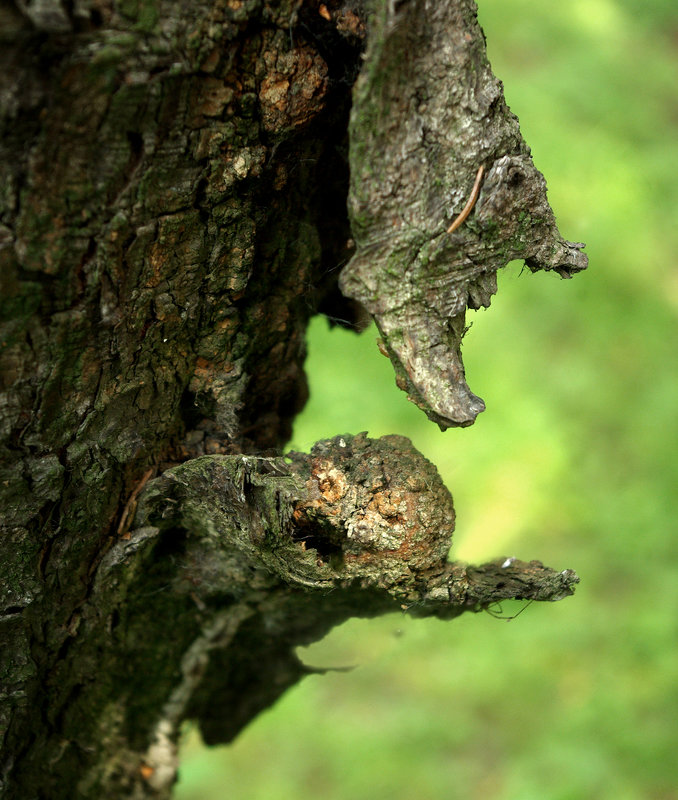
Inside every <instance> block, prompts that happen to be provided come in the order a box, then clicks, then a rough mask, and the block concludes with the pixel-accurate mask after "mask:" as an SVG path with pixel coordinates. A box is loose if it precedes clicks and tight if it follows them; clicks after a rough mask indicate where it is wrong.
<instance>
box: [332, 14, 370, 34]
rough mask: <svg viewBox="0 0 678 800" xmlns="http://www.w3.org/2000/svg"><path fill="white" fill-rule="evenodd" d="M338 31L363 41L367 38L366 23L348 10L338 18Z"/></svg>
mask: <svg viewBox="0 0 678 800" xmlns="http://www.w3.org/2000/svg"><path fill="white" fill-rule="evenodd" d="M337 30H338V31H339V32H340V33H348V34H350V35H351V36H355V37H356V38H358V39H362V38H363V37H364V36H365V23H364V22H363V21H362V20H361V19H360V17H359V16H358V15H357V14H356V13H355V12H353V11H351V10H350V9H347V10H346V11H343V12H342V13H340V14H339V16H338V17H337Z"/></svg>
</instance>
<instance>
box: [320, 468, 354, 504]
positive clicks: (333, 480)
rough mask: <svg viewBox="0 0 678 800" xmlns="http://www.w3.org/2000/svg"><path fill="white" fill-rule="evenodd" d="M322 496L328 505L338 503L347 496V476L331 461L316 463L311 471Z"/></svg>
mask: <svg viewBox="0 0 678 800" xmlns="http://www.w3.org/2000/svg"><path fill="white" fill-rule="evenodd" d="M311 475H312V476H313V478H314V480H315V482H316V484H317V486H318V489H319V491H320V494H321V495H322V496H323V497H324V498H325V500H326V501H327V502H328V503H337V502H338V501H339V500H341V498H342V497H344V495H345V494H346V489H347V481H346V475H344V473H343V472H342V471H341V470H339V469H337V468H336V467H333V466H332V465H331V462H329V461H324V462H323V461H321V462H316V464H314V468H313V470H312V471H311Z"/></svg>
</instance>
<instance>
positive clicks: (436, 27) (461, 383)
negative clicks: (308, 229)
mask: <svg viewBox="0 0 678 800" xmlns="http://www.w3.org/2000/svg"><path fill="white" fill-rule="evenodd" d="M375 9H376V10H375V13H374V15H373V17H372V25H371V29H370V40H369V47H368V51H367V57H366V63H365V67H364V68H363V70H362V72H361V74H360V77H359V79H358V81H357V84H356V88H355V92H354V102H353V109H352V112H351V194H350V203H349V208H350V211H351V225H352V228H353V233H354V236H355V239H356V242H357V252H356V253H355V255H354V256H353V259H352V260H351V263H350V264H349V265H348V267H347V268H346V269H345V270H344V272H343V274H342V278H341V285H342V289H343V291H344V292H345V293H346V294H348V295H350V296H351V297H354V298H356V299H357V300H360V302H361V303H363V304H364V305H365V306H366V307H367V309H368V310H369V311H370V312H371V313H372V314H373V315H374V318H375V320H376V323H377V325H378V327H379V329H380V330H381V333H382V335H383V343H384V345H385V349H386V352H388V355H389V356H390V357H391V359H392V361H393V363H394V366H395V369H396V374H397V383H398V386H400V388H402V389H403V390H404V391H406V392H407V393H408V395H409V397H410V399H411V400H413V401H414V402H415V403H416V404H417V405H418V406H419V407H420V408H422V409H423V410H424V411H425V412H426V414H427V415H428V416H429V418H430V419H432V420H433V421H434V422H437V423H438V424H439V425H440V427H441V428H442V429H445V428H448V427H450V426H466V425H471V424H472V423H473V421H474V420H475V418H476V416H477V415H478V414H479V413H480V412H481V411H483V410H484V409H485V404H484V403H483V401H482V400H481V399H480V398H479V397H477V396H476V395H474V394H473V393H472V392H471V390H470V389H469V387H468V385H467V383H466V380H465V375H464V365H463V363H462V360H461V340H462V338H463V336H464V333H465V331H466V325H465V312H466V309H467V307H468V308H472V309H478V308H480V307H481V306H489V304H490V299H491V297H492V295H493V294H494V293H495V292H496V290H497V270H498V269H500V268H501V267H503V266H505V265H506V264H507V263H508V262H509V261H512V260H513V259H518V258H520V259H524V261H525V263H526V265H527V266H528V267H529V268H530V269H531V270H532V271H536V270H540V269H545V270H555V271H556V272H557V273H558V274H559V275H561V276H562V277H568V278H569V277H571V276H572V275H573V274H574V273H576V272H579V271H581V270H582V269H585V268H586V265H587V258H586V256H585V255H584V254H583V253H582V252H581V248H582V247H583V246H584V245H583V244H581V243H573V242H567V241H565V240H564V239H563V238H562V237H561V235H560V233H559V231H558V228H557V227H556V222H555V218H554V216H553V212H552V210H551V207H550V206H549V204H548V201H547V199H546V181H545V180H544V177H543V176H542V174H541V173H540V172H539V171H538V170H537V169H536V167H535V166H534V164H533V162H532V158H531V156H530V149H529V147H528V146H527V144H526V143H525V141H524V140H523V138H522V136H521V134H520V128H519V127H518V120H517V118H516V116H515V115H514V114H512V113H511V111H510V109H509V108H508V106H507V105H506V102H505V100H504V93H503V88H502V84H501V82H500V81H499V80H497V78H496V77H495V76H494V75H493V74H492V70H491V69H490V65H489V62H488V60H487V53H486V50H485V39H484V36H483V33H482V31H481V29H480V27H479V25H478V21H477V18H476V5H475V2H474V0H456V1H455V2H436V0H411V2H406V3H394V2H390V1H389V0H379V2H377V3H375ZM480 168H482V170H483V171H484V172H480V173H479V169H480ZM476 176H478V177H479V178H480V179H482V184H481V190H480V194H479V196H478V198H477V201H476V202H475V208H473V209H472V216H471V217H470V218H469V219H468V221H467V222H466V223H465V224H463V225H461V226H459V227H458V228H456V229H454V230H453V231H452V232H450V230H449V228H450V227H451V226H450V223H451V222H452V221H453V220H454V218H455V216H456V215H457V214H458V213H460V212H461V211H462V208H464V207H465V204H466V200H467V198H468V197H469V195H470V193H471V191H472V187H473V185H474V179H475V178H476Z"/></svg>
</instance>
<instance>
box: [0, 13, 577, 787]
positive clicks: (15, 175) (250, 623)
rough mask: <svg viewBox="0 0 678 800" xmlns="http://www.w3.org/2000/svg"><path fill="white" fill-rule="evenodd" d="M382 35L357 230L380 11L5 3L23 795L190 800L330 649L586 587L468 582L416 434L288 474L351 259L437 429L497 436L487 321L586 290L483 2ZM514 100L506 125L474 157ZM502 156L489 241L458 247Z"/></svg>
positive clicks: (11, 433)
mask: <svg viewBox="0 0 678 800" xmlns="http://www.w3.org/2000/svg"><path fill="white" fill-rule="evenodd" d="M441 9H446V10H441ZM374 11H375V16H374V21H373V22H372V23H371V24H370V25H368V26H367V27H368V28H369V40H370V45H369V47H368V50H367V61H366V62H365V64H364V66H363V67H362V77H361V78H360V81H359V84H358V87H357V89H356V95H355V97H356V104H355V110H354V115H353V122H352V123H351V136H352V144H351V147H350V149H351V157H350V161H351V171H352V177H351V181H352V190H351V192H352V193H351V197H352V201H351V209H352V215H353V220H352V227H353V234H354V238H352V236H353V234H352V231H351V225H350V224H349V220H348V216H347V211H346V200H347V196H348V193H349V167H348V160H349V157H348V153H349V143H348V128H349V126H348V120H349V111H350V108H351V88H352V86H353V83H354V81H355V77H356V75H357V74H358V72H359V70H360V68H361V64H362V61H361V53H362V52H363V49H364V38H365V31H366V23H367V17H366V13H365V9H364V8H363V6H362V4H361V3H359V2H357V3H356V4H355V5H353V6H351V5H347V4H340V3H338V2H334V3H333V2H328V3H326V4H318V3H317V2H313V1H312V0H306V1H305V2H299V1H298V0H283V2H267V1H266V0H217V2H209V3H208V2H196V3H190V4H183V3H179V2H175V1H173V0H166V2H163V3H160V2H159V0H139V2H130V0H113V2H109V1H108V0H106V2H104V0H76V2H74V3H71V4H61V3H59V2H57V0H41V1H40V2H34V3H25V2H21V3H19V2H16V3H15V5H8V4H5V5H4V6H3V7H2V9H1V10H0V37H1V38H2V46H1V47H0V60H1V61H2V69H0V124H1V125H2V138H1V142H0V146H1V147H2V157H1V159H0V186H2V191H1V192H0V279H1V281H2V286H1V291H0V303H1V308H2V339H1V343H0V376H1V381H2V385H1V386H0V389H1V391H2V394H1V395H0V508H1V514H2V516H1V519H0V523H1V536H0V568H1V570H2V583H1V590H2V595H1V600H2V605H1V607H0V631H1V636H2V642H3V647H2V648H1V649H0V672H1V674H2V683H1V687H0V743H1V746H2V755H1V760H0V786H1V789H0V794H1V795H2V796H3V797H6V798H21V800H25V798H32V797H36V798H37V797H50V798H55V799H56V798H61V797H63V798H71V797H75V796H78V797H100V796H105V797H125V798H128V797H132V798H134V797H136V798H144V797H166V796H168V794H169V792H170V789H171V785H172V782H173V780H174V776H175V772H176V740H177V737H178V731H179V725H180V723H181V721H182V720H183V719H185V718H187V717H190V718H194V719H197V720H198V722H199V724H200V726H201V728H202V730H203V733H204V735H205V737H206V739H207V740H208V741H227V740H229V739H230V738H232V737H233V736H234V735H235V734H236V733H237V731H238V730H240V729H241V728H242V726H243V725H245V724H246V723H247V721H248V720H249V719H251V718H252V717H253V716H254V715H256V713H258V711H259V710H260V709H262V708H264V707H265V706H266V705H268V704H270V703H271V702H273V701H274V700H275V698H276V697H277V696H278V695H279V694H280V693H281V692H282V691H284V689H285V688H286V687H287V686H289V685H290V684H291V683H293V682H294V681H295V680H297V679H298V678H299V677H300V676H301V675H302V674H304V671H305V668H304V667H303V666H302V665H301V664H300V663H299V662H298V660H297V659H296V657H295V656H294V647H296V646H297V645H299V644H304V643H307V642H309V641H312V640H313V639H316V638H318V637H320V636H322V635H323V634H324V633H325V632H326V631H327V630H328V629H329V628H330V627H331V626H332V625H334V624H337V623H338V622H340V621H342V620H344V619H346V618H348V617H350V616H352V615H362V616H369V615H374V614H379V613H382V612H384V611H388V610H392V609H399V608H404V609H405V610H407V611H408V612H409V613H415V614H435V615H437V616H441V617H454V616H456V615H458V614H460V613H462V612H463V611H465V610H477V609H480V608H482V607H486V606H487V605H488V604H490V603H492V602H494V601H495V600H497V599H501V598H505V597H527V598H534V599H542V600H553V599H558V598H560V597H563V596H565V595H567V594H569V593H571V591H572V586H573V584H574V583H575V582H576V576H575V575H574V573H572V572H570V571H565V572H556V571H553V570H550V569H548V568H546V567H543V566H542V565H540V564H538V563H536V562H531V563H529V564H526V563H523V562H520V561H516V560H500V561H498V562H496V563H493V564H488V565H483V566H481V567H474V568H471V567H465V566H463V565H460V564H454V563H451V564H450V563H448V562H447V560H446V554H447V550H448V548H449V545H450V540H451V534H452V528H453V521H454V513H453V509H452V502H451V498H450V496H449V494H448V493H447V491H446V490H445V489H444V487H443V486H442V485H441V483H440V480H439V478H438V476H437V473H436V471H435V469H434V467H432V465H430V464H428V462H426V461H425V460H424V459H423V458H422V457H421V456H420V455H419V454H417V453H416V452H415V451H414V450H413V449H412V448H411V445H409V443H408V442H407V441H406V440H404V439H402V438H399V437H387V438H386V439H385V440H380V441H370V440H369V439H367V438H366V437H365V436H363V435H361V436H357V437H350V436H344V437H337V438H335V439H333V440H331V441H328V442H321V443H318V445H317V446H316V447H315V448H314V450H313V452H312V453H311V454H310V455H306V456H304V455H300V454H293V455H292V456H291V457H290V458H288V459H287V460H285V459H283V458H282V457H281V448H282V447H283V445H284V443H285V441H286V440H287V439H288V437H289V432H290V427H291V421H292V419H293V417H294V414H295V413H296V412H297V411H298V410H299V409H300V408H301V407H302V405H303V403H304V400H305V397H306V383H305V378H304V374H303V359H304V332H305V328H306V325H307V322H308V320H309V318H310V317H311V316H312V315H313V314H314V313H316V312H317V311H318V310H323V311H325V312H326V313H330V314H332V315H333V316H334V317H337V318H340V319H343V320H345V321H347V322H348V323H351V322H352V321H354V322H355V321H357V320H358V319H359V318H360V315H361V313H362V312H361V310H360V308H359V307H358V306H357V304H355V303H354V302H352V301H349V300H347V299H345V298H342V296H341V295H340V293H339V292H338V290H337V276H338V272H339V269H340V267H341V266H342V265H344V264H346V263H347V262H348V261H349V259H351V257H353V261H352V262H351V265H350V267H349V268H348V270H347V271H346V272H345V274H344V278H343V285H344V287H345V290H346V291H347V292H348V293H350V294H352V295H355V296H356V297H357V298H358V299H359V300H361V301H362V302H364V303H365V304H366V305H367V306H368V309H369V310H370V311H371V312H372V313H373V314H374V315H375V317H376V319H377V321H378V323H379V325H380V327H381V329H382V332H383V334H384V338H385V343H386V348H387V350H388V351H389V353H390V354H391V355H392V356H393V358H394V362H395V365H396V370H397V372H398V374H399V376H400V381H401V383H403V385H404V386H405V387H406V388H407V389H408V391H409V392H410V393H411V395H412V396H413V397H414V398H415V399H416V400H417V402H419V403H420V405H422V407H423V408H424V409H425V410H426V411H427V413H428V414H429V416H431V417H432V418H433V419H435V420H436V421H437V422H439V423H441V424H443V425H447V424H453V423H454V424H465V422H468V421H470V419H471V416H473V414H472V411H473V409H471V406H470V405H469V403H470V404H471V405H473V403H475V402H476V401H474V400H473V399H472V395H470V393H468V392H467V390H466V389H465V388H464V387H465V384H464V383H463V368H462V367H461V362H460V361H459V359H458V347H459V341H460V338H461V334H462V328H463V309H464V307H465V306H466V305H470V306H474V305H476V306H477V305H478V304H479V303H481V302H483V303H484V302H485V301H486V300H488V299H489V294H490V293H491V292H490V289H491V288H492V286H493V284H492V281H493V275H494V272H495V271H496V269H497V268H498V267H499V266H501V265H502V264H503V263H504V262H505V261H506V260H508V259H509V258H512V257H515V256H516V255H521V256H523V257H525V258H526V259H527V263H528V265H529V266H531V267H534V266H539V267H544V268H552V269H556V270H558V271H561V272H565V273H567V272H572V271H576V269H578V268H581V267H582V266H583V265H584V262H583V261H582V256H581V254H580V253H579V251H578V247H577V246H571V245H569V244H567V243H564V242H563V241H562V240H561V239H560V238H559V234H557V231H556V230H555V227H554V224H553V220H552V215H551V212H550V210H549V209H548V206H547V205H546V201H545V197H544V193H543V179H541V177H540V176H538V173H536V172H535V171H534V168H533V167H532V166H531V162H530V160H529V156H528V153H527V150H526V148H525V146H524V145H523V144H522V140H520V139H519V134H518V132H517V125H516V123H515V119H514V118H513V117H512V116H511V115H510V113H509V112H508V110H507V109H506V108H505V106H504V105H503V100H502V99H501V94H500V92H498V90H497V85H498V84H497V83H496V82H493V81H494V79H492V78H491V76H490V75H489V73H488V72H487V65H486V62H485V60H484V55H483V54H484V50H483V49H482V47H483V42H482V34H481V32H480V30H479V29H478V28H477V26H476V23H475V8H474V6H473V4H472V3H471V2H467V1H466V0H464V2H459V3H449V4H447V5H445V4H440V8H438V7H437V6H436V4H431V3H427V2H423V0H422V1H421V2H411V3H397V4H393V3H381V2H379V3H376V2H375V6H374ZM441 14H444V15H447V16H445V17H444V18H443V17H441V16H440V15H441ZM421 26H423V28H422V27H421ZM441 26H442V27H441ZM443 28H444V31H443ZM410 29H411V30H410ZM406 31H409V33H408V32H406ZM443 32H445V33H446V35H447V36H449V37H451V41H452V42H454V43H455V44H454V47H452V48H451V49H450V48H449V47H444V48H443V51H442V54H441V57H442V56H444V58H442V61H440V63H439V64H438V65H437V66H436V67H435V69H436V71H435V75H434V76H433V77H436V81H434V83H435V85H433V84H432V83H431V81H430V80H429V78H428V77H426V78H422V76H421V70H422V69H423V68H424V63H425V59H424V55H423V53H422V52H421V48H422V47H424V48H428V49H430V50H431V51H433V50H434V49H435V48H433V47H432V44H436V43H440V42H442V41H443V40H439V39H438V38H436V37H439V36H442V34H443ZM431 36H433V38H431ZM445 41H447V40H445ZM443 43H444V42H443ZM394 47H396V48H397V47H405V51H406V53H407V57H406V58H403V59H398V58H394V55H393V52H394V51H393V48H394ZM405 51H403V52H405ZM452 51H454V53H455V54H456V55H455V56H454V59H453V58H452V56H451V55H450V53H452ZM464 53H466V54H467V55H464ZM469 54H470V55H469ZM429 55H430V54H429ZM457 58H458V60H459V63H458V64H457V65H456V66H455V64H456V62H454V60H455V59H457ZM453 62H454V63H453ZM434 66H435V65H434V64H431V68H432V69H433V67H434ZM479 67H482V69H478V68H479ZM471 73H473V75H475V76H476V78H474V79H473V80H471ZM459 80H462V84H461V87H462V88H459V87H458V86H457V84H458V81H459ZM450 81H452V83H453V84H454V86H455V87H457V88H456V89H455V88H454V87H452V88H451V87H450ZM474 81H476V82H475V83H474ZM486 87H490V89H491V90H492V91H491V92H490V94H487V91H488V90H487V89H486ZM434 90H435V91H434ZM400 91H402V93H403V94H402V97H403V102H402V104H401V107H399V108H398V109H396V108H395V107H393V97H394V93H395V94H397V93H398V92H400ZM422 92H423V94H422ZM455 92H456V94H455ZM415 97H416V98H418V103H419V105H416V104H415V102H414V99H413V98H415ZM441 101H442V106H444V113H443V111H442V110H441V108H442V106H441ZM427 104H428V110H426V106H427ZM490 106H493V107H494V108H495V109H497V114H498V117H497V119H500V120H503V121H504V123H503V124H505V125H506V126H508V127H506V128H505V130H504V133H502V134H501V136H499V137H498V138H493V136H492V133H493V130H490V128H492V126H488V130H487V131H486V132H485V133H486V134H487V136H486V140H483V135H484V134H482V133H481V132H480V131H479V129H478V119H479V117H478V114H480V113H481V111H482V109H486V111H487V109H489V108H490ZM478 109H481V111H479V110H478ZM396 112H397V113H396ZM483 113H485V112H483ZM487 113H489V111H487ZM432 114H433V116H431V115H432ZM436 114H442V116H440V117H439V118H438V117H436ZM464 115H468V118H469V119H470V120H472V121H473V124H471V125H469V126H468V130H469V131H470V134H469V136H470V137H471V138H469V140H468V141H467V142H466V143H464V141H463V135H464V125H463V124H462V122H463V119H464V118H465V116H464ZM480 118H481V119H485V117H482V116H481V117H480ZM436 119H438V121H437V122H435V120H436ZM397 120H399V121H400V122H399V123H398V125H396V124H395V123H396V121H397ZM421 120H428V121H427V122H426V124H424V123H422V122H421ZM403 126H404V127H403ZM417 131H418V132H419V133H422V132H425V133H426V135H423V133H422V136H419V133H417ZM506 131H508V133H507V132H506ZM391 134H393V135H394V136H395V137H396V138H394V139H393V140H392V138H391ZM415 134H416V135H415ZM449 135H453V136H454V137H456V138H455V141H454V142H452V144H453V145H454V148H453V151H450V152H449V153H448V152H447V151H446V149H445V148H446V146H447V145H448V144H450V142H449V141H448V139H449ZM417 136H419V138H417ZM431 137H433V138H431ZM502 137H503V138H502ZM507 137H508V138H507ZM483 141H485V144H483ZM391 142H392V144H391ZM501 142H504V144H505V145H506V148H505V151H504V152H502V150H501V147H502V146H503V145H501ZM427 143H429V144H430V143H432V144H430V146H431V147H432V149H431V150H430V151H429V149H428V148H429V144H427ZM410 145H411V146H412V155H411V159H410V155H409V154H410ZM395 150H397V151H398V152H400V153H404V154H405V156H406V157H405V158H403V159H400V162H399V164H396V161H397V159H394V158H393V152H395ZM438 161H439V162H440V173H439V176H438V178H436V171H435V164H436V163H437V162H438ZM368 162H369V163H371V164H372V165H373V168H374V175H370V174H369V171H366V170H367V166H366V165H367V164H368ZM479 162H482V163H483V164H484V165H485V168H486V171H487V172H486V176H485V179H484V183H483V186H482V189H481V192H480V196H479V197H478V199H477V202H476V204H475V208H474V209H473V211H472V215H471V216H470V217H469V220H468V222H467V223H465V224H464V225H463V226H462V227H460V228H459V229H458V230H457V231H454V232H453V233H450V234H446V233H445V231H446V229H447V227H448V226H449V223H450V222H451V218H453V216H454V213H455V212H457V211H458V210H459V209H460V208H461V206H462V205H463V203H464V201H465V199H466V198H465V194H466V193H467V192H468V190H469V188H470V186H469V182H472V180H473V176H474V175H475V170H476V169H477V166H478V163H479ZM380 172H381V174H379V173H380ZM516 176H518V177H519V178H520V180H517V179H516V180H514V178H515V177H516ZM377 178H379V180H382V179H383V180H384V181H385V188H384V191H383V193H382V195H375V194H374V192H375V187H376V186H377V185H378V183H379V181H378V180H376V179H377ZM436 180H439V181H440V185H439V187H438V189H436ZM436 191H438V195H436ZM521 193H524V194H521ZM397 198H400V200H399V206H400V211H399V212H398V213H400V212H402V214H403V215H404V216H403V217H402V219H403V220H404V223H402V224H401V222H398V219H400V218H397V219H396V225H395V229H394V228H393V224H392V220H391V218H390V216H389V215H391V214H392V211H393V203H394V202H395V200H394V199H397ZM521 198H523V199H522V200H521ZM523 206H524V207H523ZM424 212H426V214H428V213H430V214H431V219H430V224H429V223H428V222H427V223H426V225H422V224H421V220H422V219H423V216H425V215H426V214H425V213H424ZM389 226H390V227H389ZM415 228H416V229H417V230H418V233H417V234H416V236H415V235H414V234H413V233H412V231H413V230H414V229H415ZM394 230H395V233H394ZM386 234H388V235H386ZM354 241H355V242H357V250H355V244H354ZM375 247H376V249H375ZM394 254H395V255H394ZM468 259H470V261H471V262H472V263H473V268H470V267H469V263H468ZM403 269H404V270H405V272H406V273H407V274H405V273H403V272H402V270H403ZM450 269H451V270H452V272H450ZM399 270H400V271H399ZM391 273H392V274H391ZM389 276H390V277H389ZM370 281H371V282H372V283H370ZM396 285H398V286H400V285H401V286H402V287H405V288H406V291H405V293H404V294H402V295H401V296H400V298H399V299H398V298H396V297H395V295H394V294H393V291H392V290H393V287H394V286H396ZM365 286H367V287H368V288H369V292H368V293H367V294H366V293H365V290H364V288H362V287H365ZM368 295H369V296H368ZM394 298H395V299H394ZM382 306H383V307H382ZM425 312H426V313H427V314H428V315H429V316H428V319H429V321H428V322H425V323H423V322H422V314H424V316H425ZM436 337H438V338H436ZM408 348H409V349H408ZM450 365H451V366H450ZM445 387H448V388H445ZM440 392H442V393H443V394H444V395H445V398H447V399H445V398H443V400H439V399H436V398H439V397H442V396H443V395H441V394H440ZM445 392H447V394H445ZM448 395H449V397H448ZM449 398H452V399H451V400H450V399H449ZM459 398H461V399H459ZM464 398H466V399H464ZM469 398H471V399H470V400H469ZM467 401H468V402H467ZM455 403H456V405H455Z"/></svg>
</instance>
